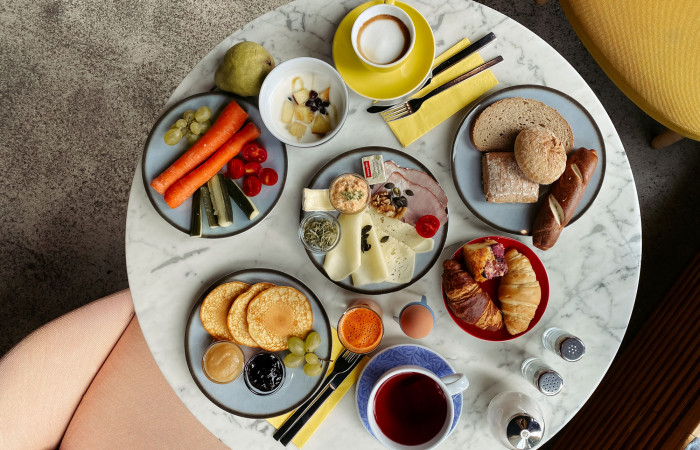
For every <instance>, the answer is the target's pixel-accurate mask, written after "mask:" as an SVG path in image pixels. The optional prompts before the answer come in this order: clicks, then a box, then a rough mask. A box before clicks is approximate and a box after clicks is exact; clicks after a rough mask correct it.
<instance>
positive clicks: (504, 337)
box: [442, 236, 549, 342]
mask: <svg viewBox="0 0 700 450" xmlns="http://www.w3.org/2000/svg"><path fill="white" fill-rule="evenodd" d="M486 239H492V240H494V241H496V242H499V243H501V244H503V246H504V247H505V249H506V251H507V250H508V249H511V248H514V249H516V250H517V251H519V252H520V253H522V254H523V255H525V256H526V257H527V259H529V260H530V264H531V265H532V269H533V270H534V271H535V276H536V277H537V281H539V283H540V289H541V290H542V298H541V299H540V304H539V306H538V307H537V311H535V317H533V318H532V320H531V321H530V326H528V327H527V330H525V331H523V332H522V333H520V334H510V333H508V331H507V330H506V327H505V326H504V327H503V329H501V330H500V331H486V330H482V329H481V328H477V327H475V326H474V325H470V324H468V323H465V322H463V321H462V319H460V318H459V317H457V316H455V315H454V314H453V313H452V310H451V309H450V307H449V306H447V297H445V289H444V288H443V289H442V299H443V301H444V302H445V308H446V309H447V312H448V313H449V314H450V317H452V320H454V321H455V323H456V324H457V325H459V327H460V328H462V329H463V330H464V331H466V332H467V333H469V334H471V335H472V336H474V337H477V338H479V339H483V340H485V341H496V342H500V341H509V340H511V339H515V338H517V337H519V336H522V335H523V334H525V333H527V332H528V331H530V330H531V329H533V328H534V327H535V325H537V322H539V321H540V318H542V315H543V314H544V310H545V309H547V301H548V300H549V279H548V278H547V271H546V270H545V268H544V265H543V264H542V261H540V258H538V257H537V255H536V254H535V252H533V251H532V250H531V249H530V247H528V246H527V245H525V244H523V243H522V242H520V241H516V240H515V239H511V238H507V237H503V236H484V237H482V238H479V239H474V240H473V241H469V242H468V244H475V243H477V242H482V241H485V240H486ZM452 259H453V260H455V261H459V262H460V264H462V265H463V266H464V258H463V257H462V247H460V248H459V249H458V250H457V251H456V252H455V254H454V255H452ZM500 283H501V279H500V278H493V279H491V280H487V281H484V282H483V283H479V286H481V289H483V290H484V291H486V292H487V293H488V294H489V297H491V299H492V300H493V301H494V303H495V304H496V306H498V307H499V308H500V307H501V304H500V302H499V301H498V295H496V293H497V292H498V285H499V284H500Z"/></svg>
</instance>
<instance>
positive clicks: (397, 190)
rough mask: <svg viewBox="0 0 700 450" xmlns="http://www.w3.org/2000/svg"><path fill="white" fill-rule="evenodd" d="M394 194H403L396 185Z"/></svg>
mask: <svg viewBox="0 0 700 450" xmlns="http://www.w3.org/2000/svg"><path fill="white" fill-rule="evenodd" d="M394 195H401V189H399V188H397V187H395V188H394Z"/></svg>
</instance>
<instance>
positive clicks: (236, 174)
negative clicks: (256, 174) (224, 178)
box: [228, 158, 245, 180]
mask: <svg viewBox="0 0 700 450" xmlns="http://www.w3.org/2000/svg"><path fill="white" fill-rule="evenodd" d="M244 165H245V163H244V162H243V161H242V160H240V159H237V158H236V159H232V160H231V161H229V162H228V177H229V178H232V179H234V180H237V179H239V178H241V177H242V176H243V175H244V174H245V170H244V169H243V166H244Z"/></svg>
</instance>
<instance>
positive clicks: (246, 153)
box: [241, 142, 267, 164]
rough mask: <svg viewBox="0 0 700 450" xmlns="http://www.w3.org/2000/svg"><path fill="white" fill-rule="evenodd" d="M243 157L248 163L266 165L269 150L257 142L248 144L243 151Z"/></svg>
mask: <svg viewBox="0 0 700 450" xmlns="http://www.w3.org/2000/svg"><path fill="white" fill-rule="evenodd" d="M241 156H243V159H245V160H246V161H248V162H255V163H258V164H260V163H264V162H265V160H266V159H267V150H265V147H263V146H262V145H260V144H258V143H257V142H251V143H249V144H246V145H245V146H244V147H243V150H241Z"/></svg>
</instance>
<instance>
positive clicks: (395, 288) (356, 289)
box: [299, 145, 450, 295]
mask: <svg viewBox="0 0 700 450" xmlns="http://www.w3.org/2000/svg"><path fill="white" fill-rule="evenodd" d="M371 149H379V150H380V153H382V152H385V151H387V150H388V151H390V152H393V153H400V156H401V157H403V158H406V159H408V160H410V161H411V162H413V163H414V164H416V166H418V168H419V169H420V170H422V171H424V172H425V173H427V174H428V175H430V177H431V178H432V179H433V180H435V182H437V183H438V185H440V183H439V182H438V179H437V178H436V177H435V175H433V173H432V172H431V171H430V169H428V168H427V167H426V166H425V165H424V164H423V163H422V162H420V161H418V159H416V158H415V157H414V156H412V155H409V154H407V153H404V152H402V151H401V150H398V149H393V148H390V147H383V146H381V145H369V146H366V147H359V148H355V149H352V150H348V151H347V152H344V153H341V154H339V155H337V156H336V157H334V158H333V159H331V160H330V161H328V162H327V163H326V164H324V165H323V166H322V167H321V168H320V169H318V170H317V171H316V173H315V174H314V175H313V177H312V178H311V180H310V181H309V182H308V183H307V185H306V187H307V188H309V189H312V188H311V186H312V185H313V184H314V183H315V182H316V180H317V179H318V178H319V176H320V175H321V173H322V172H323V171H324V170H326V168H328V166H330V165H332V164H334V163H336V162H337V161H338V160H339V159H342V158H344V157H346V156H350V155H352V154H356V153H366V152H367V151H370V150H371ZM440 188H441V189H442V186H440ZM445 213H446V214H447V218H448V220H447V222H446V223H445V224H443V225H442V226H443V228H444V232H443V235H442V240H441V242H440V243H439V245H436V246H435V247H434V249H436V248H437V249H438V250H437V251H435V250H433V251H435V256H433V259H432V261H431V262H430V264H428V266H427V267H426V268H425V269H424V270H423V271H422V272H420V273H419V274H418V275H415V274H414V275H413V277H412V278H411V281H410V282H408V283H403V284H396V286H392V287H388V288H383V289H379V290H376V289H363V288H362V287H356V286H351V287H346V286H343V285H341V284H338V282H336V281H333V280H331V279H330V277H329V276H328V274H327V273H326V271H325V270H324V268H323V265H321V264H319V263H318V262H317V261H316V260H315V259H314V258H313V257H312V255H313V254H314V253H313V252H312V251H310V250H307V249H306V247H304V251H306V255H307V256H308V257H309V260H311V263H312V264H313V265H314V266H315V267H316V269H318V271H319V272H321V274H322V275H323V276H324V277H326V279H327V280H329V281H330V282H331V283H333V284H335V285H336V286H338V287H339V288H341V289H345V290H346V291H350V292H354V293H357V294H367V295H383V294H389V293H391V292H396V291H400V290H402V289H405V288H407V287H409V286H411V285H412V284H414V283H416V282H417V281H418V280H420V279H421V278H423V277H424V276H425V275H427V274H428V272H430V270H431V269H432V268H433V267H434V266H435V263H436V262H437V261H438V259H440V255H441V254H442V251H443V250H444V248H445V241H447V232H448V227H449V224H450V221H449V217H450V213H449V207H447V206H446V207H445ZM303 218H304V210H303V208H301V207H300V208H299V222H300V223H301V219H303ZM414 270H415V269H414ZM346 278H347V277H346ZM372 284H378V283H371V284H370V285H372Z"/></svg>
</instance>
